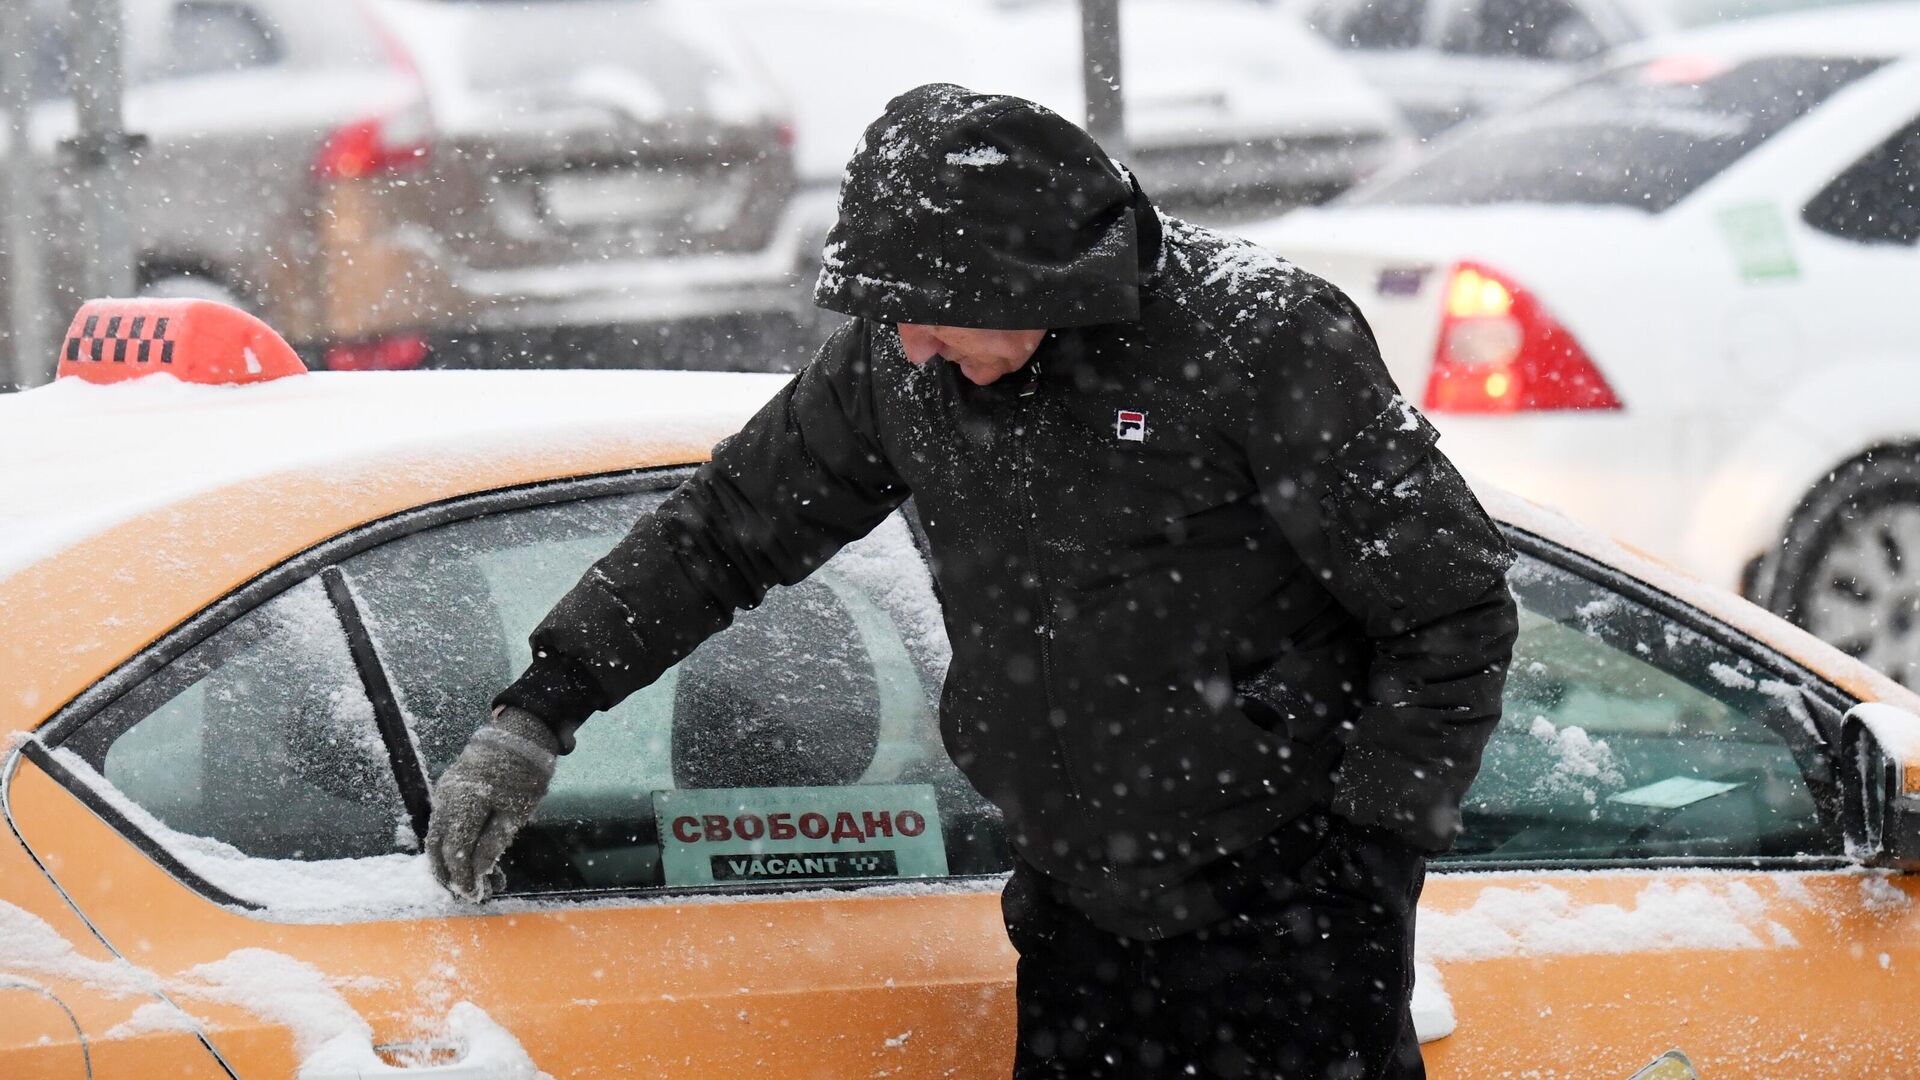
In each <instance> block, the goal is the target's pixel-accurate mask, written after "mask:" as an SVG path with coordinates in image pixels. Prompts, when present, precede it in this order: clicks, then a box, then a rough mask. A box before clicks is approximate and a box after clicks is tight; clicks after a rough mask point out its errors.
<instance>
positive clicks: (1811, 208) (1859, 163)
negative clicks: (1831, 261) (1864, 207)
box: [1799, 113, 1920, 253]
mask: <svg viewBox="0 0 1920 1080" xmlns="http://www.w3.org/2000/svg"><path fill="white" fill-rule="evenodd" d="M1908 141H1912V142H1914V143H1916V144H1920V113H1913V114H1911V115H1908V116H1907V119H1905V120H1902V121H1901V122H1900V123H1898V124H1896V125H1894V127H1893V129H1892V130H1891V131H1889V132H1887V133H1886V134H1884V135H1882V136H1881V137H1880V138H1879V139H1877V140H1875V142H1874V144H1873V145H1872V146H1870V147H1868V148H1867V149H1866V150H1863V151H1861V152H1860V153H1857V154H1855V155H1853V156H1852V157H1851V158H1849V159H1848V160H1847V162H1846V164H1844V165H1842V166H1841V167H1840V168H1839V169H1837V170H1835V171H1834V173H1833V175H1832V176H1831V177H1829V178H1828V179H1827V181H1826V182H1825V183H1823V184H1821V185H1820V189H1819V190H1818V191H1816V192H1814V193H1813V194H1812V195H1810V196H1808V197H1807V200H1806V201H1805V202H1804V203H1802V204H1801V206H1800V213H1799V218H1800V223H1801V224H1802V225H1804V226H1805V227H1807V228H1808V229H1811V230H1813V231H1814V232H1816V233H1818V234H1820V236H1822V237H1824V238H1825V239H1828V240H1833V241H1838V242H1840V243H1843V244H1846V245H1847V246H1848V247H1849V248H1850V249H1853V250H1867V251H1887V252H1895V253H1900V252H1912V251H1915V250H1920V236H1916V237H1915V238H1914V239H1911V240H1897V239H1890V238H1886V237H1881V236H1861V235H1859V234H1857V233H1847V232H1841V231H1840V230H1838V229H1836V228H1834V227H1833V224H1832V222H1831V221H1830V220H1828V219H1826V218H1825V217H1824V214H1825V212H1826V211H1827V209H1828V207H1827V205H1826V203H1827V202H1828V200H1829V193H1830V192H1833V191H1835V189H1837V188H1839V187H1840V185H1841V183H1842V182H1843V181H1845V180H1846V179H1847V178H1848V177H1849V176H1850V175H1851V174H1853V173H1854V172H1856V171H1858V170H1859V169H1861V168H1862V167H1864V166H1865V165H1866V164H1867V163H1868V162H1869V161H1870V160H1871V159H1873V158H1875V157H1877V156H1878V155H1880V154H1881V153H1883V152H1884V151H1886V150H1887V149H1888V148H1889V147H1890V146H1893V145H1894V144H1895V143H1902V142H1908Z"/></svg>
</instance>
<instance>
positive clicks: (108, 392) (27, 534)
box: [0, 371, 784, 579]
mask: <svg viewBox="0 0 1920 1080" xmlns="http://www.w3.org/2000/svg"><path fill="white" fill-rule="evenodd" d="M782 381H784V380H783V379H782V378H781V377H779V376H769V375H736V374H726V373H707V372H656V371H609V372H593V371H538V372H535V371H527V372H518V371H514V372H508V371H470V372H468V371H463V372H453V371H446V372H379V373H373V372H368V373H351V374H348V373H335V372H315V373H313V374H310V375H303V376H300V377H297V378H289V379H279V380H275V381H273V382H270V383H264V384H260V385H254V386H198V385H189V384H187V383H182V382H179V381H178V380H175V379H173V378H172V377H170V376H167V375H156V376H151V377H148V378H144V379H139V380H136V381H134V382H128V383H120V384H116V385H112V386H96V385H93V384H91V383H86V382H81V381H80V380H77V379H62V380H60V381H59V382H57V383H55V384H53V385H51V386H45V387H41V388H39V389H36V390H29V391H26V392H24V393H19V394H13V395H8V396H0V462H4V466H0V468H4V471H0V523H4V527H0V579H5V578H6V577H7V576H9V575H10V574H12V573H14V572H17V571H19V570H21V569H22V568H24V567H25V566H26V565H28V564H30V563H32V562H34V561H35V560H37V559H39V558H42V557H45V556H48V555H51V554H53V553H55V552H57V551H59V550H60V549H61V548H62V547H65V546H67V545H69V544H71V543H73V542H74V541H76V540H79V539H81V538H83V537H85V536H87V535H89V534H92V533H95V532H98V531H100V530H101V529H104V528H106V527H109V526H111V525H114V524H117V523H119V522H123V521H127V520H129V519H131V518H133V517H135V516H138V515H140V514H142V513H146V512H150V511H153V510H157V509H160V508H162V507H165V506H167V505H169V504H172V503H177V502H180V501H181V500H184V499H186V498H189V497H191V496H193V495H197V494H203V493H206V492H211V491H214V490H216V489H219V488H224V487H228V486H230V485H235V484H242V483H245V482H247V481H250V480H257V479H260V478H263V477H268V476H273V475H275V474H281V473H288V472H304V473H307V474H309V475H311V476H312V478H313V479H314V480H315V481H316V482H321V483H324V482H326V481H327V479H328V476H329V471H330V470H331V469H333V468H336V467H339V466H344V465H348V464H356V465H364V464H368V463H378V462H381V461H383V460H384V461H391V462H395V463H396V465H397V464H398V463H399V462H401V461H403V460H404V461H412V460H415V459H418V458H421V457H423V456H428V455H433V454H446V453H449V452H452V451H466V452H468V453H472V452H481V453H485V452H487V451H489V450H493V451H497V452H499V453H503V454H507V453H513V452H516V450H522V449H526V448H528V447H530V446H544V447H546V448H549V449H551V448H553V447H555V446H556V445H558V443H557V442H556V439H564V440H566V441H568V442H588V441H593V440H596V439H603V438H605V437H608V436H616V437H619V438H621V439H622V440H624V441H629V442H631V443H632V445H633V449H634V452H635V463H636V464H653V463H654V462H653V461H651V460H642V459H646V458H654V457H658V458H659V459H660V460H661V461H686V460H697V459H698V458H702V457H705V456H706V449H707V448H709V447H711V446H712V444H713V443H714V441H716V440H717V439H719V438H721V437H722V436H724V435H725V434H727V433H728V432H730V431H732V430H734V429H735V428H737V427H739V426H740V424H741V423H742V422H743V421H745V419H746V417H747V416H748V415H749V414H750V413H751V412H752V411H753V410H754V409H755V408H757V407H758V406H759V405H760V403H762V402H764V401H765V400H766V399H767V398H768V397H769V396H771V395H772V393H773V391H774V389H775V388H777V387H778V386H779V385H780V383H781V382H782ZM650 451H651V452H650ZM262 524H263V526H264V525H265V524H266V523H262Z"/></svg>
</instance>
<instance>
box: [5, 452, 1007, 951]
mask: <svg viewBox="0 0 1920 1080" xmlns="http://www.w3.org/2000/svg"><path fill="white" fill-rule="evenodd" d="M697 467H698V466H697V465H672V466H664V467H654V468H644V469H633V470H624V471H619V472H611V473H599V474H593V475H588V476H576V477H567V478H563V479H557V480H547V481H539V482H536V483H533V484H526V485H518V486H515V487H509V488H499V489H495V490H492V491H485V492H477V493H474V494H471V495H463V496H458V497H455V498H452V499H448V500H445V501H442V502H437V503H430V504H428V505H425V506H421V507H415V508H413V509H410V510H406V511H402V512H401V513H398V514H394V515H391V516H388V517H385V518H381V519H380V520H378V521H374V522H369V523H367V524H365V525H361V526H358V527H356V528H354V529H351V530H348V531H347V532H344V533H341V534H339V535H338V536H335V537H332V538H330V539H328V540H326V541H323V542H321V543H320V544H317V545H314V546H313V547H311V548H308V549H307V550H305V551H303V552H301V553H299V554H297V555H295V556H293V557H292V558H290V559H287V560H285V561H283V562H281V563H280V564H278V565H276V566H274V567H273V568H272V569H270V570H267V571H266V572H264V573H262V574H260V575H259V576H257V577H255V578H254V579H252V580H250V581H248V582H246V583H245V584H243V585H241V586H240V587H239V588H237V589H235V590H233V591H232V592H230V593H228V594H226V595H224V596H222V597H220V598H219V599H217V600H215V601H214V602H212V603H211V604H209V605H207V606H206V607H205V608H202V609H201V610H200V611H199V612H198V613H196V614H195V615H193V616H192V617H190V618H188V619H187V620H186V621H184V622H182V623H181V624H180V625H179V626H177V627H175V628H174V629H173V630H171V631H168V632H167V633H165V634H163V635H161V636H160V637H159V638H158V639H157V640H156V641H154V642H153V644H151V645H149V646H147V647H146V648H145V649H143V650H142V651H141V652H139V653H137V654H135V655H134V656H133V657H130V658H129V659H128V660H126V661H125V662H124V663H122V664H121V665H120V666H119V667H117V668H116V669H114V671H113V672H112V673H110V674H108V675H107V676H105V677H104V678H102V679H101V680H100V681H98V682H96V683H95V684H94V685H92V686H91V687H88V688H87V689H86V690H84V691H82V692H81V693H80V694H79V695H78V696H76V697H75V698H74V699H73V700H72V701H70V702H68V703H67V704H66V705H65V706H63V707H62V708H61V709H59V710H58V711H57V712H55V713H54V714H53V715H52V716H51V717H49V718H48V719H47V721H46V722H45V723H43V724H42V725H41V726H40V727H39V728H38V729H37V730H36V732H35V736H36V737H35V738H34V739H31V740H29V741H27V742H26V743H25V745H24V747H23V750H22V753H23V755H24V756H25V757H27V758H29V759H31V760H32V761H33V762H34V764H35V765H37V766H38V767H39V768H40V769H41V770H42V771H43V772H45V773H47V774H48V776H50V777H51V778H52V779H53V780H54V781H55V782H56V783H58V784H59V785H60V786H61V787H63V788H65V789H66V790H67V791H69V792H70V793H71V794H73V796H74V797H75V798H77V799H79V800H80V801H81V802H82V803H83V804H84V805H85V806H87V808H88V809H89V810H91V811H93V812H94V813H95V814H97V815H98V816H99V817H101V818H102V819H103V820H105V821H106V822H107V823H108V825H110V826H111V827H112V828H113V829H114V831H115V832H116V833H118V834H120V835H121V836H122V837H123V838H125V839H126V840H127V842H129V843H130V844H132V845H133V846H134V847H136V848H137V849H139V850H140V851H141V852H142V853H144V854H145V855H147V857H149V858H151V859H152V860H153V861H154V862H156V863H158V864H159V865H160V866H161V867H162V868H163V869H165V870H166V871H167V873H168V874H169V875H171V876H172V877H173V878H174V879H175V880H177V881H179V882H180V883H181V884H183V885H185V886H187V887H188V888H190V889H192V890H194V891H195V892H197V893H199V894H200V895H201V896H203V897H205V898H207V899H209V900H212V901H214V902H215V903H219V904H223V905H226V906H229V907H234V908H238V909H242V910H244V911H246V912H249V913H252V914H255V915H258V916H262V917H269V918H270V917H271V915H272V908H271V907H270V905H267V904H263V903H261V902H258V901H254V900H248V899H245V898H242V897H238V896H234V895H232V894H231V893H229V892H227V891H226V890H224V889H222V888H220V887H219V886H217V885H215V884H213V883H212V882H210V881H208V880H207V879H206V878H204V877H202V876H201V875H200V874H199V873H198V872H196V871H194V870H193V869H192V868H191V867H190V866H188V865H187V864H186V863H185V862H184V861H182V860H181V859H180V858H179V857H178V856H177V855H175V854H174V853H173V852H172V851H171V850H169V849H168V848H167V847H166V846H165V845H164V844H162V843H161V842H160V841H158V840H157V839H155V838H154V837H153V836H152V835H151V834H149V833H148V832H147V831H146V830H144V829H142V828H140V827H139V826H138V825H137V824H135V823H134V822H133V821H132V820H131V819H130V818H129V817H128V816H127V815H126V814H124V813H122V812H121V811H120V810H119V808H118V807H116V806H115V805H114V804H113V803H112V802H111V801H110V800H108V799H107V798H106V797H104V796H103V795H102V794H101V793H100V792H99V791H97V790H95V788H94V787H93V785H91V784H90V783H88V782H87V781H85V780H83V779H82V778H81V777H79V776H78V775H76V774H75V773H74V772H73V771H72V770H70V769H68V768H67V767H66V766H65V765H64V764H62V763H61V762H60V760H59V759H57V758H55V757H54V756H53V751H54V750H57V749H59V748H60V747H61V746H62V745H63V744H65V743H66V742H67V741H68V740H69V739H71V738H73V737H74V736H75V735H76V734H77V733H78V732H80V731H81V730H83V729H88V728H90V727H91V726H92V725H94V724H96V723H100V722H105V721H106V720H107V718H108V716H109V714H110V711H111V706H113V705H114V704H115V703H117V702H118V701H120V700H121V699H122V698H123V697H124V696H125V695H127V694H129V693H131V692H133V691H134V690H135V689H137V688H138V687H140V686H142V685H143V684H145V683H146V682H147V681H148V680H149V679H152V678H154V677H155V676H157V675H160V674H162V673H164V672H165V670H166V669H167V667H168V666H169V665H171V664H172V663H174V662H175V661H177V660H179V659H180V658H181V657H182V656H184V655H185V654H186V653H187V652H188V651H189V650H191V649H193V648H194V647H195V646H197V645H199V644H200V643H202V642H204V641H206V640H207V639H209V638H211V637H213V636H214V635H216V634H219V633H221V632H222V631H224V630H225V629H226V628H227V627H228V626H230V625H231V624H232V623H234V622H235V621H237V620H238V619H240V618H241V617H243V616H245V615H246V614H248V613H250V612H252V611H254V610H255V609H257V608H259V607H260V606H262V605H264V604H267V603H269V602H271V601H273V600H274V599H275V598H277V597H279V596H281V595H282V594H284V593H286V592H287V591H288V590H290V589H292V588H294V587H295V586H298V585H300V584H302V583H304V582H306V581H308V580H319V581H321V582H322V583H323V585H327V581H328V579H329V578H333V579H334V580H335V582H337V584H334V585H329V586H327V595H328V600H329V602H330V604H331V606H332V608H333V610H334V612H335V613H336V614H337V615H338V616H339V618H340V622H341V626H342V630H343V632H344V633H345V635H346V636H347V638H348V642H347V644H348V648H349V651H350V652H351V653H352V655H353V658H354V661H355V667H356V670H357V671H358V673H359V674H360V676H361V683H362V687H363V689H364V690H365V691H366V693H367V695H368V697H369V698H370V699H371V700H372V701H373V703H374V713H375V720H376V723H377V724H379V725H380V727H381V735H382V738H383V741H385V742H386V745H387V749H388V754H389V768H391V769H393V770H394V778H395V781H396V783H397V784H398V785H399V787H400V790H401V796H402V800H403V802H405V803H407V807H408V810H409V815H410V817H413V823H414V828H415V833H416V836H417V837H418V836H424V835H425V827H426V822H425V820H424V818H423V817H418V816H415V815H414V808H415V805H416V800H418V799H423V798H425V794H426V792H427V790H428V788H427V785H428V780H427V776H426V772H425V769H424V766H423V765H422V764H421V763H420V761H419V760H418V758H417V756H415V755H416V754H417V750H415V749H414V748H413V746H412V741H411V738H410V736H409V735H408V734H407V729H406V727H405V725H404V721H402V723H401V726H400V728H399V730H398V732H396V733H390V729H389V722H388V719H387V718H388V717H390V716H391V717H398V716H399V715H400V714H399V709H398V702H397V700H396V699H395V697H394V695H393V690H392V683H391V679H390V676H388V674H387V672H386V669H385V667H384V665H382V664H380V663H378V661H377V656H378V653H377V650H374V649H373V645H372V642H371V638H370V636H369V635H368V634H367V631H366V627H365V623H364V616H363V614H362V613H361V612H360V610H359V606H358V604H357V603H356V602H355V601H354V600H353V598H352V596H351V593H350V592H349V591H348V590H347V588H346V587H345V583H344V582H342V581H340V580H339V577H338V575H339V574H340V569H339V568H340V566H341V564H343V563H345V562H346V561H347V560H349V559H351V558H352V557H354V556H355V555H358V554H360V553H361V552H364V551H369V550H371V549H373V548H376V547H379V546H381V545H382V544H385V543H387V542H389V541H392V540H397V539H400V538H401V537H404V536H408V535H412V534H414V533H418V532H424V531H426V530H429V529H435V528H439V527H441V526H444V525H451V524H454V523H457V522H461V521H470V520H475V519H478V518H483V517H487V516H489V515H492V514H499V513H507V512H513V511H518V510H526V509H532V508H536V507H540V506H548V505H553V504H556V503H564V502H575V501H581V500H585V499H593V498H601V497H607V496H618V495H639V494H647V493H664V492H668V491H671V490H673V489H674V488H676V487H678V486H679V485H680V483H681V482H682V481H684V480H686V479H687V478H688V477H690V476H692V475H693V472H694V470H695V469H696V468H697ZM903 513H904V514H905V516H906V518H907V525H908V532H909V534H910V535H911V536H912V537H913V542H914V547H915V550H916V551H917V552H918V554H919V555H920V557H921V558H922V559H923V560H924V559H925V558H926V555H927V549H926V543H925V533H924V531H923V529H922V528H921V526H920V524H919V521H918V519H917V515H916V514H914V513H913V512H912V509H911V503H909V505H908V506H907V507H906V508H903ZM930 573H931V572H930V571H929V574H930ZM937 595H938V591H937V589H936V596H937ZM556 599H557V598H556ZM356 638H357V639H358V640H356ZM369 650H371V652H369ZM369 655H371V656H372V657H374V658H376V659H375V663H374V664H373V665H372V667H371V668H369V667H368V666H367V665H366V664H365V663H364V662H363V658H364V657H366V656H369ZM383 697H384V699H385V700H384V702H383V700H382V698H383ZM138 722H139V721H138V720H137V719H136V720H134V721H133V723H135V724H137V723H138ZM128 726H129V727H131V726H133V724H129V725H128ZM403 745H404V747H405V750H404V751H403V750H402V749H401V747H402V746H403ZM410 791H411V794H410ZM1003 877H1005V875H1004V874H949V875H946V876H943V877H938V878H924V879H921V878H916V879H910V880H911V881H913V882H924V883H929V884H937V885H942V886H953V885H959V886H963V887H964V886H965V885H966V884H968V883H981V882H990V883H992V885H993V887H995V888H997V887H998V885H999V882H1000V880H1001V879H1002V878H1003ZM903 880H908V879H893V878H887V879H877V880H876V879H854V880H839V881H835V880H813V879H809V880H808V881H806V882H780V881H770V882H738V883H729V884H727V885H725V886H712V885H702V886H646V887H618V888H602V889H554V890H543V891H529V892H520V893H515V894H514V896H513V899H515V900H531V901H538V902H542V903H545V902H556V903H566V902H568V901H578V902H585V901H605V900H608V899H621V898H633V899H654V898H661V899H667V898H686V897H693V896H698V897H706V898H720V897H740V898H747V899H751V898H756V897H757V898H765V897H767V896H769V895H773V896H779V895H787V894H792V893H795V892H812V891H818V890H821V889H833V890H836V891H848V892H852V891H858V890H861V889H871V888H875V887H884V886H897V885H899V884H901V883H902V881H903Z"/></svg>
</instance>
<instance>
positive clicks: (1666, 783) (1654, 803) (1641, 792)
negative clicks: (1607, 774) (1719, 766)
mask: <svg viewBox="0 0 1920 1080" xmlns="http://www.w3.org/2000/svg"><path fill="white" fill-rule="evenodd" d="M1739 786H1740V785H1739V784H1727V783H1722V782H1720V781H1718V780H1696V779H1694V778H1693V777H1691V776H1669V777H1667V778H1666V779H1665V780H1658V781H1655V782H1654V783H1651V784H1648V785H1646V786H1645V787H1637V788H1634V789H1633V790H1632V791H1622V792H1619V793H1617V794H1614V795H1609V796H1607V801H1608V802H1616V803H1625V804H1626V805H1628V806H1650V807H1653V808H1654V809H1655V810H1678V809H1680V808H1681V807H1683V806H1692V805H1693V804H1694V803H1697V802H1700V801H1701V800H1703V799H1711V798H1713V797H1714V796H1715V795H1725V794H1726V793H1727V792H1729V791H1732V790H1733V789H1734V788H1737V787H1739Z"/></svg>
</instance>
